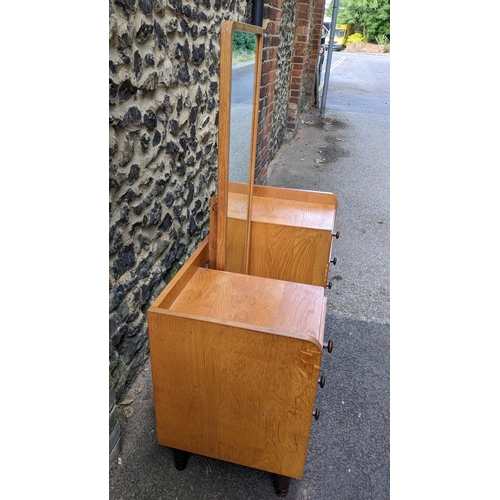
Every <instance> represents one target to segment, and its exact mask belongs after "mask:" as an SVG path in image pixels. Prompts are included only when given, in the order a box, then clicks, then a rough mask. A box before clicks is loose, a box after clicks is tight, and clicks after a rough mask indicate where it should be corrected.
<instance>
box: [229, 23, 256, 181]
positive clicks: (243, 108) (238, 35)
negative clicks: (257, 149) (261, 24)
mask: <svg viewBox="0 0 500 500" xmlns="http://www.w3.org/2000/svg"><path fill="white" fill-rule="evenodd" d="M255 47H256V35H255V34H254V33H245V32H244V31H234V32H233V59H232V61H233V67H232V74H231V123H230V135H229V137H230V142H229V181H234V182H243V183H245V184H248V181H249V176H250V173H249V168H248V167H249V164H250V144H251V140H252V111H253V86H254V79H255V76H254V72H255Z"/></svg>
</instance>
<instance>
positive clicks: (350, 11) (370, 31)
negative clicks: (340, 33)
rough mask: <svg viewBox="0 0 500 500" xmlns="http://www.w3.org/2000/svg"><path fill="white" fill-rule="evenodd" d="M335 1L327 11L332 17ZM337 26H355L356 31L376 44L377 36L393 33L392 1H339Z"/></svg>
mask: <svg viewBox="0 0 500 500" xmlns="http://www.w3.org/2000/svg"><path fill="white" fill-rule="evenodd" d="M333 3H334V0H331V2H330V5H329V6H328V8H327V9H326V13H325V15H326V16H329V17H331V16H332V12H333ZM337 24H353V25H354V30H355V31H358V32H360V33H363V35H365V36H366V38H367V40H368V41H369V42H374V41H375V39H376V37H377V36H380V35H386V36H387V35H390V33H391V6H390V0H339V10H338V13H337Z"/></svg>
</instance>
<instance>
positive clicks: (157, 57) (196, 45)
mask: <svg viewBox="0 0 500 500" xmlns="http://www.w3.org/2000/svg"><path fill="white" fill-rule="evenodd" d="M250 10H251V0H110V2H109V195H110V199H109V255H110V264H109V265H110V267H109V312H110V319H109V339H110V353H109V358H110V375H111V377H112V383H113V388H114V390H115V391H116V398H117V399H118V400H119V399H120V397H121V395H122V394H123V391H124V389H125V386H126V384H127V383H129V382H130V381H131V380H133V378H134V377H135V375H136V374H137V370H138V369H139V367H140V366H141V365H142V364H143V362H144V361H145V360H146V359H147V356H148V355H149V344H148V340H147V319H146V311H147V309H148V307H149V306H150V304H151V303H152V302H153V300H154V299H155V298H156V296H157V295H158V293H159V292H160V291H161V289H162V288H163V287H164V286H165V285H166V284H167V283H168V282H169V281H170V279H171V278H172V277H173V275H175V273H176V272H177V270H178V269H179V268H180V267H181V265H182V264H183V263H184V262H185V261H186V260H187V258H188V257H189V255H190V254H191V253H192V252H193V251H194V249H195V248H196V247H197V245H198V244H199V243H200V241H201V240H202V239H203V238H204V237H205V236H206V235H207V234H208V228H209V204H210V197H211V195H212V194H214V193H215V192H216V188H217V153H218V149H217V137H218V111H219V52H220V28H221V22H222V20H223V19H232V20H235V21H243V22H246V21H247V20H248V14H249V12H250Z"/></svg>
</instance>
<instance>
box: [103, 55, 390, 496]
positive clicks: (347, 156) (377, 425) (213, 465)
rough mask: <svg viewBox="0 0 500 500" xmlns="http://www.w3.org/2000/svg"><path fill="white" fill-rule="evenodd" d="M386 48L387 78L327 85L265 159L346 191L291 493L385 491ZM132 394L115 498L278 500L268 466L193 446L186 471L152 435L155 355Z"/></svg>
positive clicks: (274, 179)
mask: <svg viewBox="0 0 500 500" xmlns="http://www.w3.org/2000/svg"><path fill="white" fill-rule="evenodd" d="M384 56H385V57H384ZM384 56H378V57H379V58H380V61H381V66H380V68H381V70H380V71H381V74H382V76H381V77H380V81H379V82H378V85H377V86H375V87H372V88H371V90H370V91H366V90H365V91H363V92H356V89H354V90H353V89H352V88H351V90H350V88H349V85H343V84H342V81H341V80H338V81H336V82H332V83H334V85H331V89H329V92H328V98H327V106H326V112H325V116H324V117H323V119H319V110H318V109H317V108H312V109H311V110H310V111H308V112H306V113H303V114H302V116H301V117H300V119H301V124H300V127H299V130H298V133H297V134H296V136H295V137H294V138H293V139H291V140H289V141H286V142H285V143H284V144H283V145H282V147H281V149H280V150H279V152H278V154H277V155H276V157H275V158H274V159H273V161H272V162H271V164H270V167H269V178H268V184H269V185H274V186H283V187H290V188H298V189H307V190H314V191H328V192H333V193H335V194H336V195H337V196H338V198H339V207H338V214H337V220H336V228H335V230H339V231H340V238H339V239H338V240H336V239H334V243H333V253H332V257H333V256H335V257H337V264H336V265H335V266H333V265H332V266H331V267H330V275H329V277H330V281H331V282H332V287H331V289H328V288H327V289H326V295H327V297H328V306H327V317H326V326H325V339H330V338H331V339H332V340H333V343H334V349H333V352H332V353H331V354H327V353H326V351H325V355H324V356H323V363H322V373H324V374H325V376H326V384H325V387H324V388H322V389H321V388H318V392H317V401H316V407H317V408H319V409H320V412H321V414H320V418H319V420H318V421H315V420H313V421H312V425H311V434H310V439H309V449H308V455H307V460H306V465H305V471H304V477H303V479H302V480H300V481H299V480H292V483H291V486H290V490H289V493H288V496H287V499H289V500H296V499H311V500H327V499H328V500H329V499H349V500H351V499H372V500H385V499H389V498H390V486H389V482H390V470H389V450H390V425H389V418H390V394H389V391H390V385H389V362H390V350H389V340H390V338H389V337H390V335H389V330H390V315H389V313H390V310H389V236H390V214H389V207H390V204H389V56H388V55H384ZM367 57H374V55H373V54H372V55H370V54H363V55H362V54H354V55H353V57H350V58H349V59H350V63H351V64H357V63H356V61H365V60H367V59H366V58H367ZM347 62H349V61H347ZM348 67H349V66H348V65H347V64H346V68H348ZM362 69H363V68H361V71H358V73H357V78H358V80H359V79H360V80H362V79H363V71H362ZM339 78H340V77H339ZM385 79H386V80H385ZM384 82H385V83H384ZM358 84H359V86H360V87H361V86H362V81H358ZM366 88H369V86H367V87H365V89H366ZM127 398H131V399H133V400H134V401H133V403H131V404H130V405H127V406H123V407H122V412H121V413H122V416H121V421H122V450H121V453H120V456H119V462H120V463H116V464H114V465H113V466H112V467H111V469H110V479H109V498H110V500H133V499H140V500H163V499H164V500H174V499H176V500H187V499H189V500H201V499H207V500H208V499H210V500H212V499H221V500H240V499H241V500H262V499H275V498H278V497H277V496H276V493H275V492H274V488H273V482H272V476H271V474H269V473H267V472H262V471H259V470H254V469H251V468H248V467H243V466H239V465H235V464H231V463H227V462H223V461H219V460H214V459H210V458H207V457H203V456H197V455H192V456H191V457H190V459H189V462H188V466H187V468H186V469H185V470H183V471H178V470H177V469H176V468H175V467H174V459H173V452H172V450H170V449H169V448H166V447H162V446H160V445H158V444H157V441H156V428H155V417H154V405H153V390H152V382H151V369H150V365H149V362H148V363H146V365H145V366H144V367H143V369H142V370H141V372H140V374H139V375H138V377H137V379H136V380H135V382H134V383H133V385H132V386H131V387H130V388H129V390H128V392H127V394H126V395H125V396H124V399H127ZM127 415H128V417H127Z"/></svg>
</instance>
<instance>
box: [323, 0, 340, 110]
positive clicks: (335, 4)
mask: <svg viewBox="0 0 500 500" xmlns="http://www.w3.org/2000/svg"><path fill="white" fill-rule="evenodd" d="M338 10H339V0H333V11H332V24H331V26H330V41H329V42H328V54H327V56H326V67H327V71H326V73H325V81H324V84H323V93H322V94H321V106H320V108H319V117H320V118H323V116H324V114H325V106H326V96H327V94H328V82H329V80H330V64H331V62H332V51H333V39H334V38H335V24H336V23H337V12H338Z"/></svg>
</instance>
